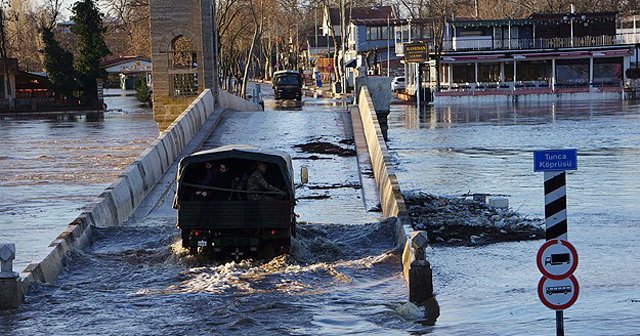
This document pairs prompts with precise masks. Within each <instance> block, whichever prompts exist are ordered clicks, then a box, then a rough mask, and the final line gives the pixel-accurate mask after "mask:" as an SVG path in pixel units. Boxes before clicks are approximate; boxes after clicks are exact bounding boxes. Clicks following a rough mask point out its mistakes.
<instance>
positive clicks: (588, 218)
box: [389, 102, 640, 335]
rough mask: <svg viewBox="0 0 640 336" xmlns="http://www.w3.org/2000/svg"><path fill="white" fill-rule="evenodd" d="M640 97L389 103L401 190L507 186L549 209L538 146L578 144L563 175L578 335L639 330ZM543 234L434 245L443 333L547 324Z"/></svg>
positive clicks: (569, 314)
mask: <svg viewBox="0 0 640 336" xmlns="http://www.w3.org/2000/svg"><path fill="white" fill-rule="evenodd" d="M638 129H640V106H638V105H631V104H624V103H622V102H606V103H590V104H587V103H581V104H578V103H574V104H566V103H565V104H556V105H522V106H515V107H510V106H505V105H500V106H474V107H473V108H472V109H471V108H464V107H456V108H434V109H429V110H425V111H421V112H420V113H418V112H417V111H416V110H415V108H412V107H408V106H400V105H394V106H392V113H391V115H390V117H389V138H390V142H389V147H390V151H391V153H392V154H393V156H394V160H395V164H396V169H397V175H398V180H399V181H400V184H401V188H402V190H403V192H405V193H411V192H416V191H424V192H428V193H433V194H438V195H449V196H459V195H462V194H466V193H468V192H472V193H490V194H508V195H510V196H511V197H510V205H511V207H512V208H513V209H518V211H520V212H521V213H523V214H525V215H529V216H533V217H543V216H544V192H543V174H542V173H534V172H533V151H534V150H542V149H558V148H577V149H578V170H577V171H572V172H568V175H567V212H568V215H567V216H568V223H569V226H568V236H569V240H570V241H571V242H572V244H574V246H576V248H577V250H578V254H579V256H580V263H579V265H578V269H577V271H576V273H575V275H576V277H577V279H578V282H579V284H580V297H579V299H578V301H577V302H576V304H575V305H574V306H573V307H571V308H569V309H568V310H566V311H565V330H566V332H567V334H571V335H638V332H639V330H640V314H638V309H640V273H638V272H637V271H636V269H637V268H638V267H640V250H639V249H638V246H640V216H639V215H638V214H639V213H640V194H638V190H640V175H638V172H637V169H638V167H639V166H640V132H638ZM542 243H543V242H542V241H530V242H516V243H502V244H494V245H488V246H479V247H432V248H431V249H430V251H429V255H430V256H431V257H430V260H431V262H432V266H433V269H434V282H435V283H434V288H435V289H436V291H437V294H438V301H439V302H440V308H441V317H440V319H439V320H438V323H437V326H436V327H435V329H434V330H433V331H434V332H433V334H436V335H466V334H478V335H551V334H554V330H555V314H554V312H553V311H551V310H549V309H547V308H546V307H544V306H543V305H542V303H541V302H540V301H539V300H538V297H537V294H536V292H535V290H536V286H537V283H538V280H539V279H540V276H541V275H540V273H539V271H538V270H537V268H536V265H535V255H536V252H537V250H538V248H539V247H540V246H541V245H542Z"/></svg>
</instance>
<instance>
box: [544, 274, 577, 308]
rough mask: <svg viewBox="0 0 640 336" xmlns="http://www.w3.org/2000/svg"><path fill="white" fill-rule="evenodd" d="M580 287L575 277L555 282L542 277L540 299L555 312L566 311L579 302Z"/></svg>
mask: <svg viewBox="0 0 640 336" xmlns="http://www.w3.org/2000/svg"><path fill="white" fill-rule="evenodd" d="M579 293H580V287H579V286H578V280H577V279H576V277H575V276H573V275H572V276H570V277H568V278H564V279H560V280H554V279H549V278H547V277H544V276H543V277H542V279H540V282H539V283H538V297H539V298H540V301H542V303H543V304H544V305H545V306H547V307H549V308H551V309H554V310H564V309H567V308H569V307H571V305H573V304H574V303H575V302H576V300H578V294H579Z"/></svg>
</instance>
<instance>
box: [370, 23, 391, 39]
mask: <svg viewBox="0 0 640 336" xmlns="http://www.w3.org/2000/svg"><path fill="white" fill-rule="evenodd" d="M392 33H393V31H392ZM390 37H391V35H390V34H389V29H388V27H387V26H382V27H367V41H375V40H386V39H388V38H390Z"/></svg>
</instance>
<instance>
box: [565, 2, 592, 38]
mask: <svg viewBox="0 0 640 336" xmlns="http://www.w3.org/2000/svg"><path fill="white" fill-rule="evenodd" d="M562 21H563V22H569V25H570V28H571V40H570V42H569V43H570V46H571V47H573V46H574V42H573V40H574V37H573V35H574V34H573V22H574V21H577V16H576V6H574V5H573V4H571V12H570V13H569V14H567V15H565V16H563V17H562ZM586 21H587V16H586V15H582V16H580V22H586Z"/></svg>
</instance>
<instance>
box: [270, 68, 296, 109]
mask: <svg viewBox="0 0 640 336" xmlns="http://www.w3.org/2000/svg"><path fill="white" fill-rule="evenodd" d="M272 87H273V94H274V97H275V99H276V100H282V99H295V100H296V101H298V102H299V101H301V100H302V76H301V75H300V73H299V72H297V71H293V70H282V71H276V72H275V73H274V74H273V82H272Z"/></svg>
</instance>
